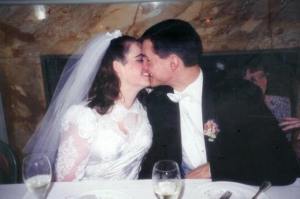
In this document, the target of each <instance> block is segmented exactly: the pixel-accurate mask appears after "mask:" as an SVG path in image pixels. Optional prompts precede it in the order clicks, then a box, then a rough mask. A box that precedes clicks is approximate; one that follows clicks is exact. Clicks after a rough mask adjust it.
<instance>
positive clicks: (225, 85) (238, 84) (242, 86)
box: [214, 78, 262, 99]
mask: <svg viewBox="0 0 300 199" xmlns="http://www.w3.org/2000/svg"><path fill="white" fill-rule="evenodd" d="M214 91H215V92H214V93H215V94H216V95H222V96H228V97H238V98H249V97H250V98H253V97H254V98H260V99H261V98H262V91H261V90H260V88H259V87H258V86H256V85H255V84H253V83H252V82H250V81H248V80H244V79H239V78H236V79H226V80H224V81H222V82H220V83H218V84H217V85H215V87H214Z"/></svg>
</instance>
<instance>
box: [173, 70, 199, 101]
mask: <svg viewBox="0 0 300 199" xmlns="http://www.w3.org/2000/svg"><path fill="white" fill-rule="evenodd" d="M202 86H203V73H202V71H200V73H199V75H198V77H197V78H196V79H195V80H194V81H193V82H192V83H190V84H189V85H188V86H187V87H186V88H185V89H184V90H183V91H181V92H180V91H176V90H175V89H174V93H175V94H180V95H189V96H191V97H193V98H194V99H201V98H202Z"/></svg>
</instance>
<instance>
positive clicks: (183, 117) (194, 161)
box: [174, 72, 207, 173]
mask: <svg viewBox="0 0 300 199" xmlns="http://www.w3.org/2000/svg"><path fill="white" fill-rule="evenodd" d="M202 87H203V73H202V72H200V74H199V76H198V77H197V79H196V80H195V81H194V82H192V83H191V84H190V85H188V86H187V87H186V88H185V89H184V90H183V91H181V92H179V91H176V90H174V93H175V95H176V94H177V95H179V96H180V100H179V109H180V127H181V143H182V159H183V165H182V167H183V169H184V172H185V173H186V172H188V171H190V170H192V169H194V168H196V167H197V166H199V165H202V164H204V163H206V162H207V157H206V148H205V140H204V135H203V120H202Z"/></svg>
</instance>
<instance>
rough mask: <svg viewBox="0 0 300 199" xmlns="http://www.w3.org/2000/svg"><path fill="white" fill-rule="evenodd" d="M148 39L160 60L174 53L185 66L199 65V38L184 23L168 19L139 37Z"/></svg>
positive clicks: (188, 25) (200, 43) (200, 44)
mask: <svg viewBox="0 0 300 199" xmlns="http://www.w3.org/2000/svg"><path fill="white" fill-rule="evenodd" d="M147 39H149V40H150V41H151V42H152V44H153V48H154V49H153V50H154V52H155V53H156V54H157V55H159V57H161V58H165V57H167V56H169V55H170V54H172V53H174V54H176V55H177V56H179V57H180V58H181V59H182V61H183V63H184V64H185V65H186V66H192V65H196V64H199V59H200V57H201V54H202V42H201V38H200V36H199V35H198V33H197V32H196V30H195V29H194V28H193V27H192V26H191V24H189V23H188V22H186V21H183V20H180V19H168V20H165V21H162V22H160V23H157V24H155V25H153V26H151V27H150V28H149V29H147V30H146V31H145V32H144V34H143V35H142V37H141V40H142V41H145V40H147Z"/></svg>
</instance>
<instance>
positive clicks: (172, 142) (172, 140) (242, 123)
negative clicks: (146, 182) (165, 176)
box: [139, 75, 299, 185]
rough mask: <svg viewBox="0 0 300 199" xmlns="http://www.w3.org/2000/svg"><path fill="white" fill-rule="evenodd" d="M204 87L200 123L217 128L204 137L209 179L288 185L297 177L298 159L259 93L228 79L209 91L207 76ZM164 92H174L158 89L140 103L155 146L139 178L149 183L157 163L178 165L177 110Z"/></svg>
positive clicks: (179, 155)
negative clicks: (214, 133)
mask: <svg viewBox="0 0 300 199" xmlns="http://www.w3.org/2000/svg"><path fill="white" fill-rule="evenodd" d="M203 82H204V84H203V94H202V95H203V98H202V109H203V124H205V123H206V122H207V121H208V120H213V121H215V122H216V124H217V125H218V127H219V129H220V132H219V133H218V135H217V138H216V139H214V140H213V141H209V139H208V137H206V136H205V145H206V153H207V159H208V162H209V163H210V167H211V175H212V179H213V180H231V181H237V182H243V183H247V184H254V185H258V184H260V183H261V182H262V181H264V180H270V181H271V182H272V183H273V184H277V185H283V184H289V183H292V182H293V181H294V180H295V178H296V177H297V176H298V175H299V166H298V163H297V160H296V156H295V154H294V152H293V150H292V148H291V146H290V145H289V144H288V142H287V140H286V138H285V135H284V133H283V132H282V131H281V130H280V128H279V127H278V123H277V121H276V119H275V118H274V117H273V115H272V113H271V112H270V111H269V110H268V108H267V107H266V105H265V104H264V100H263V96H262V93H261V92H260V90H259V88H258V87H256V86H255V85H253V84H252V83H250V82H248V81H246V80H227V81H225V82H223V83H222V84H220V85H218V86H214V87H211V84H210V83H209V82H208V81H207V80H205V75H204V81H203ZM168 92H173V90H172V89H171V88H170V87H158V88H156V89H155V90H154V91H152V92H151V93H150V94H149V95H148V96H147V98H146V100H145V99H144V103H145V104H146V108H147V113H148V117H149V121H150V123H151V125H152V130H153V143H152V147H151V148H150V150H149V152H148V154H147V155H146V156H145V158H144V161H143V163H142V168H141V171H140V175H139V177H140V178H151V172H152V167H153V165H154V163H155V162H156V161H158V160H162V159H171V160H175V161H176V162H177V163H178V164H179V165H181V163H182V148H181V134H180V112H179V105H178V103H174V102H172V101H170V100H169V98H168V97H167V96H166V93H168Z"/></svg>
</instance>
